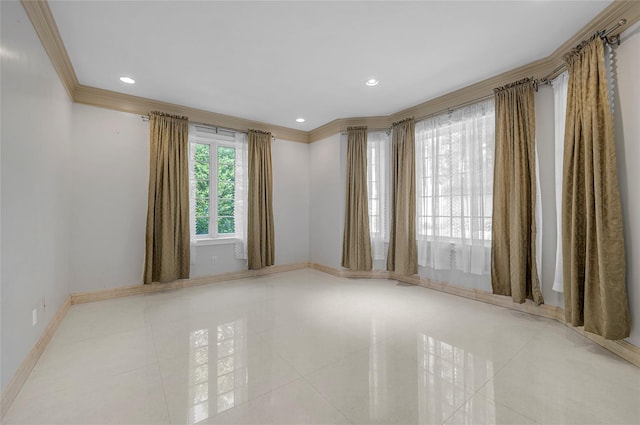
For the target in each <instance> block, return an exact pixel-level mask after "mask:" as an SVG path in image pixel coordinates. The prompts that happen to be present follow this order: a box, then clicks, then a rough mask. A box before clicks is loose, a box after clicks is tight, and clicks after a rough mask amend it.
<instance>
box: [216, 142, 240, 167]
mask: <svg viewBox="0 0 640 425" xmlns="http://www.w3.org/2000/svg"><path fill="white" fill-rule="evenodd" d="M235 162H236V150H235V148H230V147H226V146H219V147H218V164H235Z"/></svg>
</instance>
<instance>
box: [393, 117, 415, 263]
mask: <svg viewBox="0 0 640 425" xmlns="http://www.w3.org/2000/svg"><path fill="white" fill-rule="evenodd" d="M415 127H416V125H415V121H414V119H413V118H408V119H405V120H402V121H399V122H396V123H393V127H392V133H391V205H390V207H391V208H390V209H391V217H390V218H391V226H390V234H389V251H388V253H387V270H389V271H396V272H397V273H401V274H405V275H412V274H416V273H418V248H417V243H416V178H415V175H416V162H415V160H416V155H415V133H416V132H415Z"/></svg>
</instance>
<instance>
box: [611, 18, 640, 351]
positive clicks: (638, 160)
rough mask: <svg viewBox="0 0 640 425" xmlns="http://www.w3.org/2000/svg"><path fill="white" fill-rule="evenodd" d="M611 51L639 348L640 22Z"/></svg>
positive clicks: (634, 324)
mask: <svg viewBox="0 0 640 425" xmlns="http://www.w3.org/2000/svg"><path fill="white" fill-rule="evenodd" d="M614 52H615V61H614V68H615V71H614V72H615V73H616V77H617V78H616V83H617V84H616V101H615V111H616V113H615V132H616V149H617V160H618V180H619V183H620V198H621V199H622V219H623V226H624V232H625V248H626V253H627V290H628V292H629V307H630V309H631V336H630V337H629V338H628V341H629V342H631V343H632V344H634V345H636V346H638V347H640V261H639V259H640V219H639V217H640V186H639V185H638V183H639V182H640V167H639V166H638V164H640V82H639V80H638V78H639V77H640V23H638V24H636V25H634V26H633V27H631V28H629V29H628V30H626V31H625V32H624V33H623V34H622V44H620V46H619V47H618V48H617V49H616V50H615V51H614Z"/></svg>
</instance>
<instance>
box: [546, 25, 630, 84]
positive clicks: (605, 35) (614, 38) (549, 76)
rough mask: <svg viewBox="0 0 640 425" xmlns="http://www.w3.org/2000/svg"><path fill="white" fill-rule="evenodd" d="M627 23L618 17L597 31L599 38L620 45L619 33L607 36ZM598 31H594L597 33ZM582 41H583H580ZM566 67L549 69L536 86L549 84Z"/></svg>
mask: <svg viewBox="0 0 640 425" xmlns="http://www.w3.org/2000/svg"><path fill="white" fill-rule="evenodd" d="M626 23H627V20H626V19H624V18H623V19H620V20H619V21H618V23H617V24H615V25H614V26H613V27H612V28H610V29H608V30H606V31H605V30H602V31H599V33H601V34H600V38H601V39H602V40H604V42H605V43H607V44H610V45H618V46H619V45H620V35H619V34H618V35H613V36H611V37H609V34H611V33H612V32H614V31H615V30H617V29H618V28H620V27H621V26H623V25H625V24H626ZM597 33H598V32H596V34H597ZM582 43H584V41H583V42H582ZM582 43H579V44H578V45H581V44H582ZM566 68H567V64H565V63H563V64H562V65H559V66H557V67H556V68H555V69H554V70H553V71H551V72H550V73H549V74H547V75H546V76H545V77H543V78H541V79H539V80H538V81H537V84H538V86H544V85H547V84H551V79H552V77H555V76H556V74H557V73H558V72H560V71H562V70H564V69H566Z"/></svg>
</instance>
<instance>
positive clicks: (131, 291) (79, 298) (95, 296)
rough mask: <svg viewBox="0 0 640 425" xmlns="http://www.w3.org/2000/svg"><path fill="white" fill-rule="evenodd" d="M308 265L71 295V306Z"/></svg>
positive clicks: (293, 265)
mask: <svg viewBox="0 0 640 425" xmlns="http://www.w3.org/2000/svg"><path fill="white" fill-rule="evenodd" d="M308 266H309V264H308V263H295V264H285V265H277V266H270V267H265V268H263V269H259V270H243V271H240V272H231V273H221V274H217V275H212V276H203V277H194V278H190V279H180V280H176V281H174V282H169V283H152V284H148V285H143V284H138V285H131V286H123V287H120V288H112V289H103V290H99V291H90V292H77V293H74V294H71V304H82V303H88V302H93V301H102V300H109V299H112V298H122V297H128V296H131V295H141V294H151V293H154V292H162V291H169V290H172V289H180V288H189V287H192V286H199V285H207V284H211V283H220V282H227V281H230V280H236V279H245V278H248V277H254V276H263V275H267V274H273V273H283V272H289V271H293V270H301V269H306V268H307V267H308Z"/></svg>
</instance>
